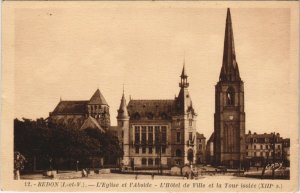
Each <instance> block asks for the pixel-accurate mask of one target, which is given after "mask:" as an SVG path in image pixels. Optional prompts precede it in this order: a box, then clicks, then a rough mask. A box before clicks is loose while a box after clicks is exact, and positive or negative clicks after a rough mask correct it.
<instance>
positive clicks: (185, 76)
mask: <svg viewBox="0 0 300 193" xmlns="http://www.w3.org/2000/svg"><path fill="white" fill-rule="evenodd" d="M180 77H181V78H187V77H188V75H187V74H186V71H185V57H184V59H183V68H182V72H181V76H180Z"/></svg>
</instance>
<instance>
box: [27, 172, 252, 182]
mask: <svg viewBox="0 0 300 193" xmlns="http://www.w3.org/2000/svg"><path fill="white" fill-rule="evenodd" d="M136 177H137V179H149V180H151V179H152V177H151V175H141V174H138V175H137V176H136V175H135V174H118V173H109V174H93V175H89V176H88V177H82V176H81V172H65V173H59V174H58V175H57V179H61V180H67V179H132V180H134V179H136ZM216 178H217V179H236V180H241V179H247V178H245V177H238V176H233V175H229V174H216V175H203V176H199V177H198V178H196V179H194V180H206V179H216ZM21 179H27V180H35V179H36V180H38V179H50V178H47V177H45V176H43V175H42V174H27V175H21ZM154 179H155V180H157V179H182V180H187V179H185V178H184V177H182V176H161V175H154Z"/></svg>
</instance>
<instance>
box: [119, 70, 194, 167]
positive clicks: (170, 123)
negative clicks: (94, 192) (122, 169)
mask: <svg viewBox="0 0 300 193" xmlns="http://www.w3.org/2000/svg"><path fill="white" fill-rule="evenodd" d="M180 77H181V82H180V84H179V86H180V92H179V95H178V97H175V99H170V100H132V99H131V100H130V101H129V103H128V105H126V100H125V97H124V94H123V96H122V99H121V104H120V108H119V110H118V117H117V120H118V126H119V127H120V128H122V131H123V150H124V157H123V164H124V166H127V167H134V168H158V167H162V168H170V167H171V166H173V165H184V164H190V163H195V162H196V117H197V115H196V113H195V111H194V108H193V105H192V100H191V97H190V94H189V92H188V86H189V83H188V82H187V78H188V76H187V75H186V72H185V67H183V70H182V74H181V76H180Z"/></svg>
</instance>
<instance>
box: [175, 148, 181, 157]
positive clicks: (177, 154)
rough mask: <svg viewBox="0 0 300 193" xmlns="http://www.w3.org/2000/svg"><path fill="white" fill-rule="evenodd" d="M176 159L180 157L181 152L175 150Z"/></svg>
mask: <svg viewBox="0 0 300 193" xmlns="http://www.w3.org/2000/svg"><path fill="white" fill-rule="evenodd" d="M176 157H181V150H180V149H177V150H176Z"/></svg>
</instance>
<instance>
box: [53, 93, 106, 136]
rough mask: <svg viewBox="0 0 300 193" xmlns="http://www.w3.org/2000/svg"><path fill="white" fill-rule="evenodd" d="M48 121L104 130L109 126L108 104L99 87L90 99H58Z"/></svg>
mask: <svg viewBox="0 0 300 193" xmlns="http://www.w3.org/2000/svg"><path fill="white" fill-rule="evenodd" d="M49 122H52V123H56V124H63V125H65V126H66V127H69V128H75V129H86V128H97V129H100V130H101V131H102V132H105V131H107V130H108V128H109V127H110V115H109V106H108V104H107V102H106V100H105V98H104V97H103V95H102V93H101V92H100V90H99V89H97V90H96V92H95V93H94V94H93V96H92V97H91V99H90V100H82V101H66V100H60V101H59V103H58V105H57V106H56V107H55V109H54V110H53V111H52V112H50V113H49Z"/></svg>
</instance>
